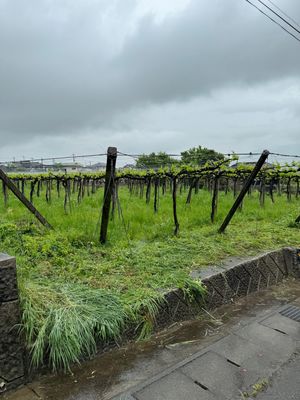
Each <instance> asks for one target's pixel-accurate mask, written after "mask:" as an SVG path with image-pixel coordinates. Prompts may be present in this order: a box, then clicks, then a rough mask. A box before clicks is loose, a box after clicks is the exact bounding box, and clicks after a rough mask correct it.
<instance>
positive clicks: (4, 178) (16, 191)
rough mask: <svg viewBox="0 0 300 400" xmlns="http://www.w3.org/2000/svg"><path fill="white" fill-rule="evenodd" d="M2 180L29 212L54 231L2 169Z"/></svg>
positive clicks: (0, 170)
mask: <svg viewBox="0 0 300 400" xmlns="http://www.w3.org/2000/svg"><path fill="white" fill-rule="evenodd" d="M0 179H2V181H3V182H4V184H5V185H6V186H7V187H8V188H9V189H10V190H11V191H12V192H13V194H14V195H15V196H16V197H17V198H18V199H19V200H20V201H21V203H23V204H24V206H25V207H27V208H28V210H29V211H30V212H31V213H32V214H33V215H35V217H36V218H37V219H38V220H39V221H40V223H41V224H43V225H44V226H45V227H46V228H49V229H52V226H51V225H50V224H49V222H48V221H47V220H46V218H44V217H43V216H42V214H40V213H39V212H38V210H37V209H36V208H35V207H34V205H33V204H32V203H30V201H29V200H28V199H27V198H26V197H25V196H24V194H23V193H22V192H20V190H19V189H18V188H17V186H16V185H15V184H14V183H13V181H12V180H11V179H10V178H9V177H8V176H7V175H6V173H5V172H4V171H2V169H0Z"/></svg>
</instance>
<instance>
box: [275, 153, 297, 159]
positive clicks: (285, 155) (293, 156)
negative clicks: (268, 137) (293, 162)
mask: <svg viewBox="0 0 300 400" xmlns="http://www.w3.org/2000/svg"><path fill="white" fill-rule="evenodd" d="M270 154H272V155H273V156H280V157H292V158H300V156H299V155H292V154H281V153H270Z"/></svg>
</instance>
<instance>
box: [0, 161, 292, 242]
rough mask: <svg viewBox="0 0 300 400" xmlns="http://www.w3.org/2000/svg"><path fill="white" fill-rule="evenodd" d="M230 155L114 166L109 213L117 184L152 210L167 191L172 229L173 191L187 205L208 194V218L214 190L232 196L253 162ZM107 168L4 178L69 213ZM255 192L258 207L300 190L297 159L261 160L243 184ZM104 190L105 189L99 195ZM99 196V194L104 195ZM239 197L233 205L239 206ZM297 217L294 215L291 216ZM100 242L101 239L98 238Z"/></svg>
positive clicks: (100, 183)
mask: <svg viewBox="0 0 300 400" xmlns="http://www.w3.org/2000/svg"><path fill="white" fill-rule="evenodd" d="M232 161H233V158H227V159H224V160H221V161H220V160H219V161H216V162H209V163H206V164H205V165H203V166H198V167H194V166H171V167H168V168H159V169H157V170H137V169H136V170H134V169H133V170H131V169H127V170H126V169H125V170H119V171H116V173H115V174H114V175H113V180H112V181H111V182H109V183H110V187H111V193H110V194H111V205H112V206H111V210H110V209H109V208H108V212H109V213H110V217H111V218H114V215H115V212H116V210H120V199H119V188H120V187H127V188H128V190H129V192H130V194H131V195H136V196H139V197H140V198H144V199H145V202H146V204H148V205H149V206H150V203H151V201H152V206H153V211H154V212H155V213H157V212H158V210H159V198H160V196H165V195H166V194H167V193H170V194H171V197H172V203H173V208H172V211H173V218H174V225H175V230H174V232H175V234H177V233H178V231H179V218H178V215H177V193H178V192H179V193H180V194H183V193H185V194H186V204H190V203H191V202H192V199H193V197H194V196H196V195H197V193H198V192H199V191H200V190H207V191H209V192H210V193H211V212H210V218H211V221H212V222H214V221H215V218H216V215H217V210H218V201H219V192H220V191H222V192H224V193H225V194H229V193H232V195H233V198H236V197H237V196H238V194H239V193H240V191H241V189H242V188H243V187H244V185H245V182H246V181H247V179H248V178H249V176H250V175H251V173H252V171H253V166H251V165H245V164H239V163H236V164H235V165H234V166H232V165H231V166H230V164H231V163H232ZM106 174H107V172H105V171H99V172H80V173H79V172H78V173H77V172H76V173H69V174H67V173H65V174H63V173H58V174H54V173H51V172H49V173H42V174H11V175H10V179H11V181H12V182H13V183H14V184H15V185H16V187H17V188H18V189H19V191H20V193H22V194H23V195H24V196H25V194H26V193H28V194H29V201H30V202H31V203H33V204H34V202H35V199H36V198H40V197H42V196H44V198H45V201H46V202H47V203H51V199H52V197H53V195H54V193H55V192H56V196H57V197H58V198H61V199H62V204H63V207H64V210H65V212H66V213H69V212H71V202H72V201H73V202H74V200H76V202H77V203H78V204H80V203H81V202H82V201H83V200H84V198H85V197H88V196H92V195H94V194H95V193H96V192H97V191H98V189H99V188H103V187H104V185H105V180H107V176H106ZM255 190H257V191H258V192H259V203H260V206H264V203H265V198H266V196H267V195H268V196H269V197H270V199H271V201H272V202H275V196H274V194H275V193H276V194H277V195H279V196H283V195H285V196H286V198H287V201H291V199H292V197H293V196H294V197H295V198H297V199H298V198H299V195H300V164H299V163H295V162H293V163H292V164H286V165H279V164H278V165H270V164H265V165H264V166H263V167H262V168H261V169H260V170H259V172H258V173H257V175H256V177H255V179H254V180H253V181H252V182H251V185H250V186H249V188H248V189H247V193H248V195H251V193H252V192H253V191H255ZM2 192H3V199H4V204H5V205H7V204H8V188H7V185H6V183H5V182H4V181H2ZM106 195H107V190H106V189H105V196H106ZM105 196H104V197H105ZM242 207H243V202H242V200H241V202H240V204H239V208H240V209H242ZM297 219H299V217H298V218H297ZM104 241H105V240H104Z"/></svg>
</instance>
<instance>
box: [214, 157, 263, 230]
mask: <svg viewBox="0 0 300 400" xmlns="http://www.w3.org/2000/svg"><path fill="white" fill-rule="evenodd" d="M269 154H270V152H269V151H268V150H264V151H263V152H262V153H261V156H260V157H259V159H258V161H257V163H256V165H255V167H254V168H253V171H252V172H251V174H250V175H249V177H248V179H247V181H246V182H245V184H244V186H243V188H242V190H241V192H240V194H239V195H238V197H237V198H236V200H235V202H234V203H233V206H232V207H231V209H230V211H229V213H228V214H227V216H226V218H225V219H224V222H223V224H222V225H221V227H220V229H219V230H218V232H219V233H224V231H225V229H226V227H227V225H228V224H229V222H230V221H231V218H232V217H233V216H234V214H235V212H236V210H237V209H238V207H239V205H240V204H241V202H242V201H243V198H244V197H245V195H246V193H247V192H248V190H249V188H250V186H251V184H252V182H253V181H254V179H255V178H256V176H257V174H258V173H259V171H260V169H261V167H262V166H263V165H264V163H265V161H266V159H267V158H268V155H269Z"/></svg>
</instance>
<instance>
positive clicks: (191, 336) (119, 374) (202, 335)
mask: <svg viewBox="0 0 300 400" xmlns="http://www.w3.org/2000/svg"><path fill="white" fill-rule="evenodd" d="M299 297H300V284H299V281H295V280H292V279H289V280H287V281H285V282H284V283H281V284H280V285H278V286H276V287H274V288H272V290H269V291H262V292H260V293H254V294H252V295H249V296H248V297H246V298H242V299H239V300H237V301H235V302H234V303H232V304H229V305H225V306H222V307H220V308H218V309H217V310H215V311H212V312H210V313H207V312H205V311H203V314H202V315H201V316H200V317H199V319H197V320H192V321H186V322H182V323H176V324H173V325H171V326H170V327H169V328H168V329H165V330H163V331H161V332H159V333H158V334H156V335H154V336H153V337H152V338H151V339H150V340H148V341H146V342H140V343H129V344H127V345H126V346H124V347H121V348H115V349H113V350H111V351H109V352H107V353H104V354H101V355H98V356H97V357H96V358H94V359H93V360H90V361H87V362H84V363H83V364H82V365H81V366H75V367H74V368H73V375H71V374H67V375H59V376H55V375H46V376H42V377H40V378H39V380H38V381H35V382H33V383H31V384H30V385H29V387H31V388H32V389H33V390H34V391H35V393H37V394H38V395H39V396H40V398H42V399H45V400H92V399H93V400H95V399H103V400H107V399H110V398H111V397H113V396H115V395H117V394H118V393H121V392H122V391H125V390H127V389H129V388H130V387H131V386H134V385H135V384H137V383H139V382H141V381H142V380H145V379H147V378H149V377H150V376H153V375H155V374H157V373H159V372H160V371H161V370H164V369H165V368H167V367H168V366H170V365H172V364H174V363H176V362H178V361H180V360H182V359H184V358H185V357H187V356H189V355H191V354H193V353H194V352H195V351H199V350H201V348H203V347H205V346H207V345H208V344H210V343H211V342H213V341H215V340H216V339H218V338H220V337H223V336H225V335H226V334H228V333H229V330H230V328H232V327H233V326H234V325H236V324H245V323H247V322H249V321H251V319H254V318H255V317H256V316H257V315H258V314H262V313H266V314H267V313H269V312H270V311H271V310H272V309H275V308H276V307H278V306H279V305H281V304H284V303H287V302H290V301H293V300H294V299H296V298H299ZM9 399H11V400H13V399H14V397H9Z"/></svg>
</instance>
